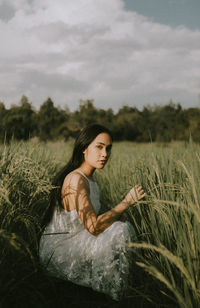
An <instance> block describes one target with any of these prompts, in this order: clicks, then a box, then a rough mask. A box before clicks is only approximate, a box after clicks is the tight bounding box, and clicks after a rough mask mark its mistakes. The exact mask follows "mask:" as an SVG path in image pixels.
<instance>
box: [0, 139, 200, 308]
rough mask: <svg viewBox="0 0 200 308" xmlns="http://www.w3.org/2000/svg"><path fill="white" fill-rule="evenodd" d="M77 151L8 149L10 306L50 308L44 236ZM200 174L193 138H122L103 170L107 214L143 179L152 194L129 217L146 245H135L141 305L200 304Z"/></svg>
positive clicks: (4, 282)
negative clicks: (55, 182)
mask: <svg viewBox="0 0 200 308" xmlns="http://www.w3.org/2000/svg"><path fill="white" fill-rule="evenodd" d="M71 151H72V144H71V143H68V144H65V143H62V142H58V143H48V144H42V143H37V142H32V141H29V142H27V143H14V142H13V143H12V144H10V145H9V146H7V145H5V146H1V147H0V244H1V249H0V271H1V279H0V283H1V285H0V287H1V298H0V304H1V305H2V306H3V307H4V306H5V307H6V305H10V307H11V306H12V305H14V302H13V301H15V303H16V301H17V302H18V303H20V304H21V305H22V304H24V303H26V304H27V301H28V302H29V303H30V302H31V303H32V307H47V306H49V302H48V296H47V293H48V292H47V291H49V288H50V290H51V291H52V292H54V289H53V287H52V286H50V282H49V281H48V279H47V278H46V277H45V276H43V275H41V272H40V267H39V263H38V254H37V252H38V239H39V235H40V232H41V230H42V223H43V219H44V217H45V214H46V212H47V210H48V205H49V191H50V189H51V179H52V177H53V175H54V174H55V173H56V171H57V170H58V169H59V168H60V167H61V166H63V165H64V164H65V162H66V161H67V160H68V158H69V156H70V153H71ZM199 174H200V146H199V145H196V144H193V143H192V142H190V143H189V144H178V145H174V144H169V145H168V146H166V145H156V144H141V145H138V144H134V143H128V142H127V143H125V142H124V143H116V144H115V145H114V148H113V153H112V157H111V160H110V161H109V162H108V164H107V166H106V167H105V168H104V169H103V170H98V171H96V178H97V181H98V182H99V185H100V191H101V203H102V211H105V210H107V209H109V208H111V207H113V206H114V205H115V204H117V203H118V202H119V201H120V200H121V199H122V198H123V197H124V196H125V194H126V193H127V192H128V190H129V189H130V188H131V187H132V186H134V185H136V184H141V185H142V186H143V188H144V189H145V191H146V193H147V197H146V198H145V200H143V201H140V202H138V203H137V204H136V205H135V206H134V207H131V208H129V210H128V211H127V213H126V214H125V215H126V216H127V219H128V220H130V221H131V222H132V223H133V224H134V226H135V229H136V231H137V235H138V243H134V244H131V245H132V247H133V249H134V251H136V252H137V254H136V256H137V257H136V259H135V262H136V264H135V268H134V270H133V273H134V272H135V273H136V274H135V276H134V274H133V280H134V279H135V281H134V288H133V291H132V295H133V296H134V297H135V300H136V303H138V304H137V305H138V306H136V307H173V306H174V307H181V308H182V307H185V308H186V307H187V308H190V307H191V308H192V307H199V306H200V292H199V290H200V279H199V278H200V277H199V275H200V271H199V268H200V250H199V246H200V209H199V204H200V191H199V187H200V185H199V184H200V179H199ZM145 273H147V274H145ZM143 277H145V278H144V279H143ZM45 285H46V286H48V287H45ZM10 294H13V297H12V298H10ZM137 297H139V298H140V302H139V301H138V300H137ZM142 297H143V298H145V301H146V302H147V306H145V304H144V303H142V301H141V298H142ZM30 298H31V300H30ZM12 300H13V301H12ZM8 303H9V304H8ZM148 303H149V306H148ZM20 304H19V306H16V307H21V306H20ZM29 305H30V304H29ZM8 307H9V306H8ZM88 307H89V306H88ZM130 307H132V306H130Z"/></svg>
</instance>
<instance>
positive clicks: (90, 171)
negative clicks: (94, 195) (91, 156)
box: [78, 163, 96, 179]
mask: <svg viewBox="0 0 200 308" xmlns="http://www.w3.org/2000/svg"><path fill="white" fill-rule="evenodd" d="M78 169H79V170H81V171H82V172H83V173H84V174H85V175H86V176H87V177H88V178H91V179H92V176H93V174H94V171H95V170H96V169H95V168H93V167H91V166H88V165H85V164H84V163H82V165H81V166H80V167H79V168H78Z"/></svg>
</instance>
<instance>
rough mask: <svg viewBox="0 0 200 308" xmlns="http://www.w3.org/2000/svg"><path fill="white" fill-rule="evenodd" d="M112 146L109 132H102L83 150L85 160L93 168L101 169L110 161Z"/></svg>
mask: <svg viewBox="0 0 200 308" xmlns="http://www.w3.org/2000/svg"><path fill="white" fill-rule="evenodd" d="M111 148H112V140H111V137H110V135H109V134H107V133H101V134H99V135H97V137H96V138H95V139H94V140H93V141H92V142H91V143H90V144H89V146H88V147H87V148H86V149H85V150H84V151H83V154H84V161H85V162H86V163H87V164H88V165H89V166H90V167H93V168H96V169H101V168H103V167H104V166H105V164H106V162H107V161H108V159H109V157H110V154H111Z"/></svg>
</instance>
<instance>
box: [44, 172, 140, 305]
mask: <svg viewBox="0 0 200 308" xmlns="http://www.w3.org/2000/svg"><path fill="white" fill-rule="evenodd" d="M76 171H80V170H76ZM80 173H81V174H82V175H83V176H85V175H84V174H83V173H82V172H81V171H80ZM85 177H86V176H85ZM86 178H87V177H86ZM87 180H88V181H89V186H90V199H91V202H92V204H93V207H94V210H95V213H96V215H98V213H99V210H100V202H99V188H98V185H97V183H96V182H95V181H93V180H91V179H89V178H87ZM136 240H137V239H136V234H135V230H134V228H133V226H132V225H131V224H130V223H129V222H120V221H116V222H114V223H113V224H112V225H111V226H110V227H108V228H107V229H106V230H105V231H104V232H102V233H100V234H99V235H98V236H94V235H92V234H91V233H89V231H88V230H87V229H86V228H85V227H84V225H83V223H82V221H81V220H80V218H79V215H78V213H77V211H76V210H73V211H71V212H69V211H66V210H65V209H62V208H60V207H56V208H55V210H54V213H53V217H52V220H51V222H50V223H49V224H48V226H47V227H46V229H45V231H44V233H43V235H42V237H41V240H40V249H39V254H40V260H41V263H42V264H43V266H44V267H45V268H46V270H47V271H48V272H49V274H51V275H53V276H55V277H58V278H62V279H65V280H69V281H72V282H73V283H75V284H78V285H82V286H86V287H91V288H92V289H94V290H95V291H98V292H102V293H105V294H108V295H110V296H111V297H112V298H113V299H115V300H120V298H121V297H122V296H123V294H124V291H126V290H127V288H128V279H129V273H130V263H131V261H132V260H131V258H130V255H131V251H130V248H128V247H127V245H126V244H127V243H129V242H131V241H136Z"/></svg>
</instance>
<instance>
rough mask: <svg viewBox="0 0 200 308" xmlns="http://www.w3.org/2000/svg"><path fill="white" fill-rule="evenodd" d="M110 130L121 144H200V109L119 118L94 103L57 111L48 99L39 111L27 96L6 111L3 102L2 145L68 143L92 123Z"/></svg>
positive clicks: (155, 109)
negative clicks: (34, 141) (35, 140)
mask: <svg viewBox="0 0 200 308" xmlns="http://www.w3.org/2000/svg"><path fill="white" fill-rule="evenodd" d="M93 122H97V123H101V124H103V125H105V126H107V127H108V128H109V129H110V130H111V131H112V133H113V136H114V139H115V140H117V141H121V140H130V141H137V142H149V141H158V142H170V141H173V140H182V141H188V140H189V138H190V137H192V139H193V141H196V142H200V108H188V109H183V108H182V107H181V105H180V104H175V103H173V102H172V101H170V102H169V104H167V105H165V106H160V105H155V106H149V105H148V106H145V107H144V108H143V110H142V111H139V110H138V109H137V108H136V107H130V106H123V107H121V108H120V109H119V110H118V112H117V113H116V114H115V113H114V112H113V110H112V109H111V108H109V109H107V110H104V109H98V108H96V107H95V106H94V104H93V100H85V101H81V102H80V105H79V108H78V110H75V111H74V112H71V111H70V110H69V109H68V107H66V108H64V109H62V108H60V107H56V106H55V105H54V102H53V101H52V100H51V98H48V99H47V100H46V101H45V102H44V103H43V104H42V105H41V106H40V109H39V110H38V111H36V110H35V109H34V108H33V106H32V104H31V103H30V102H29V100H28V98H27V97H26V96H22V98H21V100H20V102H19V104H18V105H12V106H11V107H10V108H9V109H6V107H5V105H4V103H3V102H0V141H1V142H5V141H6V142H9V141H10V140H11V139H15V140H27V139H29V138H33V137H38V138H39V139H40V140H42V141H47V140H58V139H64V140H68V138H69V137H73V138H74V137H75V136H76V135H77V133H78V132H79V131H80V129H81V128H82V127H83V126H85V125H86V124H89V123H93Z"/></svg>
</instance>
